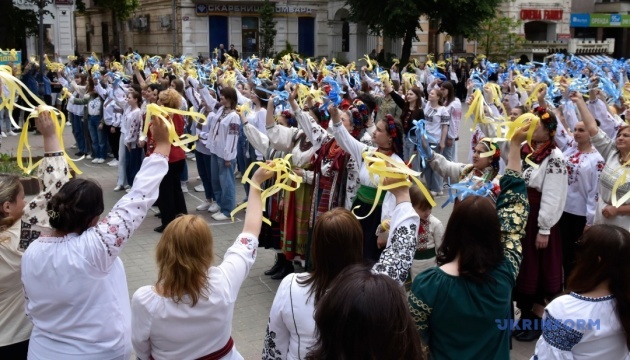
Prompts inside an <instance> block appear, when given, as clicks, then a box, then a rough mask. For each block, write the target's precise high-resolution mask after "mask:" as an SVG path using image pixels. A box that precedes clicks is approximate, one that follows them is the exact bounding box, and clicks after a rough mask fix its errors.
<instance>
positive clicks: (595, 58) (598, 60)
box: [575, 55, 614, 64]
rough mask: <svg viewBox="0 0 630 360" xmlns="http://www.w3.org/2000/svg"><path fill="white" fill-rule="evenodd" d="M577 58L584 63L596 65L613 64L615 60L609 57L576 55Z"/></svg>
mask: <svg viewBox="0 0 630 360" xmlns="http://www.w3.org/2000/svg"><path fill="white" fill-rule="evenodd" d="M575 57H576V58H578V59H580V60H581V61H583V62H586V63H595V64H605V63H612V62H613V60H614V59H613V58H612V57H610V56H608V55H576V56H575Z"/></svg>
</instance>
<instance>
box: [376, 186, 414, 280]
mask: <svg viewBox="0 0 630 360" xmlns="http://www.w3.org/2000/svg"><path fill="white" fill-rule="evenodd" d="M395 182H397V180H393V179H385V181H384V184H386V185H389V184H393V183H395ZM401 184H402V183H401ZM389 191H390V192H391V193H392V194H393V195H394V197H395V198H396V207H395V208H394V214H393V215H392V220H391V225H390V229H391V231H390V232H389V239H388V244H389V245H388V246H387V247H386V248H385V250H383V252H382V253H381V257H380V258H379V261H378V262H377V263H376V264H374V266H373V267H372V272H375V273H382V274H385V275H387V276H389V277H391V278H392V279H394V280H396V281H397V282H398V284H400V285H402V284H403V283H404V282H405V280H406V279H407V276H408V275H409V269H410V268H411V263H412V261H413V254H414V253H415V251H416V241H417V237H416V234H417V233H418V225H419V223H420V217H419V216H418V214H417V213H416V212H415V211H414V210H413V207H412V206H411V199H410V197H409V187H407V186H401V187H397V188H393V189H391V190H389Z"/></svg>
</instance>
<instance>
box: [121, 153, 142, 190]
mask: <svg viewBox="0 0 630 360" xmlns="http://www.w3.org/2000/svg"><path fill="white" fill-rule="evenodd" d="M143 158H144V149H143V148H136V149H131V150H129V149H127V147H125V160H126V161H127V164H126V167H127V182H128V183H129V185H130V186H133V180H134V179H135V178H136V174H137V173H138V171H140V166H142V160H143Z"/></svg>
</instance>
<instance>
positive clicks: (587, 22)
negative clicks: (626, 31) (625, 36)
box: [571, 14, 630, 27]
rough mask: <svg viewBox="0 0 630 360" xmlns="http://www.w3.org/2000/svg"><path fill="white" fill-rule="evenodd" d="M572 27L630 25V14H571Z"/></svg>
mask: <svg viewBox="0 0 630 360" xmlns="http://www.w3.org/2000/svg"><path fill="white" fill-rule="evenodd" d="M571 27H630V15H623V14H571Z"/></svg>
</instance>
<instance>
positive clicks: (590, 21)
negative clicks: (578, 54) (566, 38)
mask: <svg viewBox="0 0 630 360" xmlns="http://www.w3.org/2000/svg"><path fill="white" fill-rule="evenodd" d="M629 29H630V1H629V0H582V1H574V3H573V11H572V14H571V33H572V34H573V37H575V38H579V39H583V40H594V41H604V40H606V39H614V41H615V50H614V53H613V55H614V57H618V58H620V57H625V58H627V57H628V56H630V49H629V48H628V45H629V44H630V30H629Z"/></svg>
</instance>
